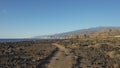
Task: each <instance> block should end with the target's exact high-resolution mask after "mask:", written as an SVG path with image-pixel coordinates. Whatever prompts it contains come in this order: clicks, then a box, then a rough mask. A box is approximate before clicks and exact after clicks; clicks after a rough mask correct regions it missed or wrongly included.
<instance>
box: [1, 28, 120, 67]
mask: <svg viewBox="0 0 120 68" xmlns="http://www.w3.org/2000/svg"><path fill="white" fill-rule="evenodd" d="M0 68H120V30H119V29H107V30H101V31H99V32H95V33H90V34H77V35H72V36H69V38H67V39H59V40H57V39H52V40H36V41H26V42H25V41H24V42H6V43H0Z"/></svg>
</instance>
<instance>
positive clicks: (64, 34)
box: [34, 27, 120, 39]
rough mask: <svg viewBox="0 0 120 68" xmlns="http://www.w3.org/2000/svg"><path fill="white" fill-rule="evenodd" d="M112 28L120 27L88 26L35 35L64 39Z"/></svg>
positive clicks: (42, 37)
mask: <svg viewBox="0 0 120 68" xmlns="http://www.w3.org/2000/svg"><path fill="white" fill-rule="evenodd" d="M110 29H120V27H94V28H88V29H80V30H75V31H70V32H65V33H60V34H54V35H44V36H35V37H34V38H40V39H64V38H66V37H67V36H68V35H77V34H91V33H96V32H99V31H101V30H110Z"/></svg>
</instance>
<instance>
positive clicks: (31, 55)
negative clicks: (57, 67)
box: [0, 41, 57, 68]
mask: <svg viewBox="0 0 120 68" xmlns="http://www.w3.org/2000/svg"><path fill="white" fill-rule="evenodd" d="M46 42H47V43H46ZM56 50H57V48H56V47H54V46H52V44H51V42H49V41H44V42H43V41H40V42H32V41H31V42H13V43H12V42H11V43H0V68H41V67H43V65H42V64H44V63H47V62H48V59H49V57H51V56H52V54H53V53H54V52H55V51H56Z"/></svg>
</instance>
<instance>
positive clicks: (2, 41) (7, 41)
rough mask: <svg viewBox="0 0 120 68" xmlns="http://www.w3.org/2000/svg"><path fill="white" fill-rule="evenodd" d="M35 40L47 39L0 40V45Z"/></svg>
mask: <svg viewBox="0 0 120 68" xmlns="http://www.w3.org/2000/svg"><path fill="white" fill-rule="evenodd" d="M35 40H48V39H0V43H1V42H22V41H35Z"/></svg>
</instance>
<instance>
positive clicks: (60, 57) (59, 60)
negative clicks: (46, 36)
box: [47, 43, 73, 68]
mask: <svg viewBox="0 0 120 68" xmlns="http://www.w3.org/2000/svg"><path fill="white" fill-rule="evenodd" d="M53 45H54V46H56V47H58V48H59V51H58V52H57V53H56V55H55V56H54V57H52V59H51V60H50V63H49V64H48V66H47V68H72V64H73V59H72V55H71V54H70V52H69V50H68V49H66V48H65V47H64V46H62V45H59V44H55V43H54V44H53Z"/></svg>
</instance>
